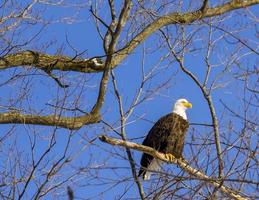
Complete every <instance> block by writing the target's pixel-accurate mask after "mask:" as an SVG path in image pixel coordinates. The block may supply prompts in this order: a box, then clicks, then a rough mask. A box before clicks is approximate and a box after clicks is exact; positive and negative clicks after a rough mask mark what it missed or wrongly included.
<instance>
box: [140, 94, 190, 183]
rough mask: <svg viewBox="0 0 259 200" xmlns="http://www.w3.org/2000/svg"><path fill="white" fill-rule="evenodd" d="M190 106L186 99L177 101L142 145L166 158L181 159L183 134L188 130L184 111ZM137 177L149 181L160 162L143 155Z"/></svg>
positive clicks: (157, 169)
mask: <svg viewBox="0 0 259 200" xmlns="http://www.w3.org/2000/svg"><path fill="white" fill-rule="evenodd" d="M191 107H192V104H191V103H190V102H188V101H187V100H186V99H178V100H177V101H176V103H175V105H174V108H173V112H172V113H169V114H167V115H165V116H163V117H161V118H160V119H159V120H158V121H157V122H156V123H155V125H154V126H153V127H152V128H151V129H150V131H149V133H148V135H147V136H146V138H145V139H144V141H143V143H142V144H143V145H146V146H149V147H152V148H154V149H156V150H157V151H159V152H161V153H164V154H165V155H166V157H167V158H169V160H170V159H172V158H174V157H175V158H182V152H183V147H184V139H185V134H186V132H187V130H188V127H189V123H188V121H187V116H186V112H185V111H186V110H187V109H188V108H191ZM140 164H141V168H140V170H139V175H138V176H142V177H143V179H144V180H148V179H150V176H151V174H152V171H159V170H160V168H161V164H162V161H161V160H158V159H155V158H154V157H153V156H151V155H148V154H146V153H143V155H142V158H141V162H140Z"/></svg>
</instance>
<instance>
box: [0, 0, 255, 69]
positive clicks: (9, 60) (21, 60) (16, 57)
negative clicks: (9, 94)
mask: <svg viewBox="0 0 259 200" xmlns="http://www.w3.org/2000/svg"><path fill="white" fill-rule="evenodd" d="M204 2H206V1H204ZM258 3H259V0H246V1H241V0H232V1H230V2H228V3H225V4H223V5H219V6H216V7H214V8H206V9H203V10H197V11H193V12H187V13H176V12H173V13H170V14H168V15H164V16H162V17H159V18H158V19H156V20H155V21H153V22H152V23H150V24H149V25H148V26H147V27H146V28H144V29H143V31H141V32H140V33H139V34H137V35H136V36H135V37H134V38H133V39H132V40H131V41H130V42H129V43H128V44H127V45H126V46H125V47H124V48H122V49H121V50H120V51H117V54H116V56H114V58H113V59H112V62H111V68H114V67H116V66H117V65H118V64H120V63H121V62H122V61H123V60H124V59H125V58H126V57H127V56H128V55H129V54H130V53H131V52H132V51H133V50H134V49H135V48H136V47H137V46H138V45H139V44H140V43H142V42H143V41H144V40H145V39H146V38H147V37H149V36H150V35H151V34H153V33H154V32H156V31H157V30H159V29H160V28H162V27H164V26H167V25H169V24H186V25H187V24H191V23H192V22H194V21H196V20H200V19H204V18H207V17H214V16H218V15H222V14H224V13H227V12H230V11H233V10H236V9H240V8H245V7H248V6H252V5H255V4H258ZM127 6H128V5H127ZM127 6H126V7H124V8H125V10H126V11H127V10H129V9H130V6H129V7H127ZM124 13H126V14H125V15H123V17H121V18H120V19H121V25H122V26H123V25H124V23H125V19H124V18H127V14H128V13H127V12H124ZM121 25H119V26H118V29H117V30H119V32H120V31H121V30H120V29H121V28H120V26H121ZM94 61H95V62H94ZM56 62H57V63H56ZM53 63H56V64H55V65H54V66H52V70H62V71H78V72H85V73H92V72H101V71H104V70H105V67H104V64H103V63H101V64H99V63H98V62H97V61H96V60H93V59H90V60H77V59H72V58H70V57H66V56H52V55H48V54H42V53H38V52H34V51H24V52H18V53H15V54H12V55H7V56H4V57H2V58H1V59H0V69H6V68H10V67H18V66H26V65H27V66H34V67H38V68H48V67H49V66H51V64H53Z"/></svg>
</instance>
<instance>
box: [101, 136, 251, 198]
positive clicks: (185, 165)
mask: <svg viewBox="0 0 259 200" xmlns="http://www.w3.org/2000/svg"><path fill="white" fill-rule="evenodd" d="M99 139H100V140H101V141H102V142H105V143H108V144H111V145H116V146H122V147H127V148H131V149H135V150H138V151H141V152H144V153H147V154H149V155H152V156H153V157H155V158H157V159H159V160H162V161H164V162H168V163H170V161H169V160H168V159H167V158H166V156H165V154H163V153H160V152H158V151H156V150H155V149H153V148H151V147H148V146H144V145H141V144H137V143H134V142H129V141H124V140H119V139H115V138H111V137H108V136H105V135H101V136H100V137H99ZM172 163H173V164H177V165H178V166H179V167H181V168H182V169H183V170H184V171H185V172H187V173H189V174H190V175H192V176H194V177H197V178H199V179H202V180H205V181H206V182H207V183H209V184H211V185H213V186H214V187H220V190H221V191H222V192H224V193H225V194H227V195H228V196H229V197H231V198H233V199H237V200H245V199H246V198H245V197H242V196H240V195H239V194H238V193H237V192H236V191H235V190H232V189H230V188H228V187H226V186H224V185H222V183H221V182H220V181H218V180H213V179H211V178H210V177H208V176H207V175H205V174H204V173H202V172H201V171H200V170H197V169H194V168H192V167H191V166H190V165H189V164H188V162H187V161H186V160H181V159H176V158H175V159H174V160H172Z"/></svg>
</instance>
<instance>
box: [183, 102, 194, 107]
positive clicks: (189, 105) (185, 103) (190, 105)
mask: <svg viewBox="0 0 259 200" xmlns="http://www.w3.org/2000/svg"><path fill="white" fill-rule="evenodd" d="M183 105H184V107H186V108H191V107H192V104H191V103H190V102H184V103H183Z"/></svg>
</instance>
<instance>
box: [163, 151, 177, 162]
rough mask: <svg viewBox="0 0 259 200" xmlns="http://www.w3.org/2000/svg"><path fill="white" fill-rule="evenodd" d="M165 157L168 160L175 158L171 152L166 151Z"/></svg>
mask: <svg viewBox="0 0 259 200" xmlns="http://www.w3.org/2000/svg"><path fill="white" fill-rule="evenodd" d="M165 158H166V159H167V160H169V162H173V160H174V159H175V157H174V155H173V154H171V153H166V154H165Z"/></svg>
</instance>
